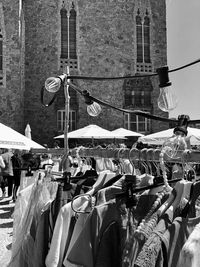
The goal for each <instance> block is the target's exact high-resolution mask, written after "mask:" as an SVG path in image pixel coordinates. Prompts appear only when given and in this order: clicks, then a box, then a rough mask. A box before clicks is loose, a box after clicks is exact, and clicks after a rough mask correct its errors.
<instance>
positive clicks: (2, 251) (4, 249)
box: [0, 196, 14, 267]
mask: <svg viewBox="0 0 200 267" xmlns="http://www.w3.org/2000/svg"><path fill="white" fill-rule="evenodd" d="M10 200H11V198H6V197H5V198H3V199H2V197H1V196H0V266H1V267H6V266H7V265H8V263H9V260H10V256H11V247H12V232H13V219H12V217H11V215H12V213H13V210H14V204H13V203H12V204H10V203H9V201H10Z"/></svg>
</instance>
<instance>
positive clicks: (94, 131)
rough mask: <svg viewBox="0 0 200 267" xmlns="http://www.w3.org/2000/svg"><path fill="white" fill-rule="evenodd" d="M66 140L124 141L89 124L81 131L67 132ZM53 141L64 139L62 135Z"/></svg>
mask: <svg viewBox="0 0 200 267" xmlns="http://www.w3.org/2000/svg"><path fill="white" fill-rule="evenodd" d="M67 137H68V138H80V139H81V138H93V139H115V138H117V139H125V137H116V136H115V134H113V133H112V132H111V131H108V130H106V129H104V128H102V127H100V126H98V125H95V124H90V125H88V126H85V127H83V128H81V129H78V130H75V131H72V132H69V133H68V135H67ZM54 138H55V139H59V138H64V134H62V135H59V136H56V137H54Z"/></svg>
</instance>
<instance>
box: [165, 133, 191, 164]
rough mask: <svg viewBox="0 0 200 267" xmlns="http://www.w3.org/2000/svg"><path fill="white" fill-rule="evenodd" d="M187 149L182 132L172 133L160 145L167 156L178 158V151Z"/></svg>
mask: <svg viewBox="0 0 200 267" xmlns="http://www.w3.org/2000/svg"><path fill="white" fill-rule="evenodd" d="M186 149H187V143H186V137H185V135H183V134H174V135H173V136H172V137H170V138H169V139H167V140H166V141H165V142H164V143H163V146H162V152H163V153H164V154H166V155H167V156H168V157H169V158H171V159H175V158H180V157H181V156H180V153H178V152H181V151H182V152H183V151H185V150H186Z"/></svg>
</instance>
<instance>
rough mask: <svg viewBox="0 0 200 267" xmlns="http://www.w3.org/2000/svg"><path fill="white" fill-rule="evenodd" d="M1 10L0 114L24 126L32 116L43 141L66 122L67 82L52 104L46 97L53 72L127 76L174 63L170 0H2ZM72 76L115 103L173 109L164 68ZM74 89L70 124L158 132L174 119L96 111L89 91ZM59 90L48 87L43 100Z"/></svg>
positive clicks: (158, 112)
mask: <svg viewBox="0 0 200 267" xmlns="http://www.w3.org/2000/svg"><path fill="white" fill-rule="evenodd" d="M19 15H20V16H19ZM0 18H1V20H0V23H1V29H0V30H1V32H0V59H1V60H0V91H1V98H0V101H1V107H0V120H1V122H3V123H5V124H7V125H8V126H11V127H13V128H14V129H16V130H18V131H20V132H23V131H24V129H25V126H26V124H27V123H29V124H30V126H31V129H32V137H33V139H34V140H35V141H37V142H39V143H41V144H43V143H47V144H48V145H49V146H51V145H52V142H53V137H54V136H56V135H58V134H61V133H63V127H64V114H65V113H64V112H65V97H64V90H60V91H59V92H58V94H57V97H56V100H55V101H54V103H53V104H52V105H51V106H49V107H44V106H43V105H42V103H41V87H42V86H43V85H44V82H45V80H46V79H47V78H48V77H50V76H57V75H60V74H62V73H63V72H66V67H67V66H69V70H70V75H71V76H92V77H118V76H120V77H121V76H122V77H123V76H133V75H135V74H141V75H144V74H151V73H154V72H155V71H156V69H157V68H159V67H162V66H164V65H167V41H166V4H165V0H159V1H158V0H74V1H72V0H34V1H33V0H1V1H0ZM71 81H72V82H73V83H74V84H76V85H78V86H79V88H81V89H82V90H85V89H86V90H88V91H89V92H90V93H91V95H92V96H94V97H97V98H99V99H101V100H103V101H107V102H108V103H110V104H112V105H114V106H116V107H121V108H129V109H137V110H138V109H139V110H144V111H147V112H150V113H152V114H156V115H158V116H164V117H168V113H166V112H163V111H161V110H160V109H159V108H158V106H157V98H158V95H159V86H158V84H159V81H158V77H157V76H154V77H144V78H137V79H128V78H127V79H123V80H103V81H94V80H84V79H73V80H71ZM69 94H70V123H69V130H74V129H78V128H80V127H83V126H86V125H88V124H97V125H99V126H102V127H104V128H106V129H108V130H113V129H115V128H118V127H125V128H128V129H130V130H133V131H138V132H141V133H151V132H155V131H160V130H163V129H165V128H166V127H167V126H168V125H166V123H163V122H158V121H153V120H151V121H150V120H148V119H145V118H143V117H141V116H134V115H129V114H123V113H122V112H119V111H116V110H114V109H111V108H105V107H102V112H101V114H100V115H99V116H98V117H90V116H89V115H88V114H87V111H86V105H85V103H84V99H83V98H82V96H81V95H79V94H77V93H76V92H75V91H74V90H73V89H72V88H69ZM52 97H53V95H52V94H50V93H47V92H45V94H44V101H45V102H46V103H48V102H49V101H50V100H51V98H52Z"/></svg>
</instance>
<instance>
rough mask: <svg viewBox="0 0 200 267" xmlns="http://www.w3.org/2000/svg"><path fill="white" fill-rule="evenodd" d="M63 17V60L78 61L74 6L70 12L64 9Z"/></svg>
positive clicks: (62, 11) (61, 12)
mask: <svg viewBox="0 0 200 267" xmlns="http://www.w3.org/2000/svg"><path fill="white" fill-rule="evenodd" d="M60 15H61V58H67V59H76V58H77V55H76V11H75V9H74V5H73V4H72V7H71V9H70V11H69V13H68V12H67V10H66V9H65V8H64V7H63V8H62V9H61V11H60Z"/></svg>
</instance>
